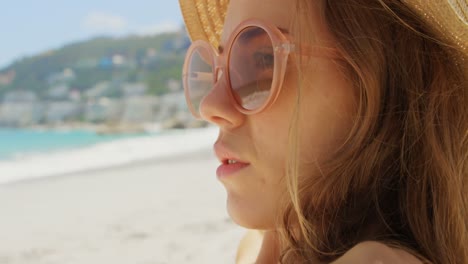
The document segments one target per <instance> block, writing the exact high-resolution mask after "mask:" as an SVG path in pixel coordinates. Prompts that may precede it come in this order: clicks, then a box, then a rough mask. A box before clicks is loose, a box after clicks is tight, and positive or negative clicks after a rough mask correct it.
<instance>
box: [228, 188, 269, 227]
mask: <svg viewBox="0 0 468 264" xmlns="http://www.w3.org/2000/svg"><path fill="white" fill-rule="evenodd" d="M226 207H227V212H228V214H229V216H230V217H231V219H232V220H233V221H234V222H235V223H236V224H237V225H239V226H242V227H244V228H247V229H257V230H270V229H273V227H274V223H273V219H274V217H268V216H267V214H266V212H264V210H262V209H261V208H262V207H261V206H260V205H258V206H256V205H255V201H252V202H247V201H244V203H243V202H241V201H239V200H238V199H235V198H233V197H232V196H231V195H229V194H228V198H227V205H226Z"/></svg>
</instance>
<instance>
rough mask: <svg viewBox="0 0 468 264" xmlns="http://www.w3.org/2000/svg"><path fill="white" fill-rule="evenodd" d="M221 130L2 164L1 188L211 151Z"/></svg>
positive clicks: (118, 143)
mask: <svg viewBox="0 0 468 264" xmlns="http://www.w3.org/2000/svg"><path fill="white" fill-rule="evenodd" d="M217 134H218V129H217V128H216V127H208V128H202V129H187V130H175V131H170V132H165V133H163V134H160V135H154V136H146V137H137V138H125V139H120V140H116V141H112V142H105V143H99V144H96V145H93V146H90V147H85V148H81V149H74V150H66V151H60V152H51V153H43V154H40V155H35V156H29V157H22V158H20V159H14V160H5V161H0V184H2V183H8V182H14V181H21V180H27V179H33V178H41V177H48V176H58V175H65V174H70V173H76V172H82V171H87V170H94V169H102V168H109V167H113V166H118V165H125V164H131V163H134V162H137V161H144V160H150V159H156V158H161V157H168V156H175V155H179V154H184V153H190V152H195V151H198V150H202V149H208V148H210V147H211V146H212V145H213V143H214V142H215V140H216V137H217Z"/></svg>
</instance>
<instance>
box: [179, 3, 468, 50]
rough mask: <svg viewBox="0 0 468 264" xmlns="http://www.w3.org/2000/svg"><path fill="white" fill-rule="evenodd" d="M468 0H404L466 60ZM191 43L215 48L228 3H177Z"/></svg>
mask: <svg viewBox="0 0 468 264" xmlns="http://www.w3.org/2000/svg"><path fill="white" fill-rule="evenodd" d="M467 1H468V0H403V2H405V3H406V4H407V5H408V6H410V7H411V8H412V9H413V10H415V11H416V12H417V13H419V14H420V15H421V17H423V18H424V19H425V20H426V21H427V22H428V23H429V24H431V25H433V26H434V28H435V29H436V30H438V31H439V33H440V34H441V36H442V38H443V39H444V40H445V41H447V42H448V43H450V44H452V45H453V44H454V45H456V46H457V47H458V48H459V49H460V50H461V51H462V52H463V54H465V55H466V56H467V57H468V48H467V46H468V2H467ZM179 3H180V7H181V10H182V14H183V16H184V20H185V25H186V27H187V31H188V34H189V35H190V38H191V39H192V40H199V39H201V40H206V41H208V42H210V43H211V44H212V45H213V47H218V45H219V41H220V38H221V33H222V29H223V24H224V18H225V17H226V10H227V6H228V3H229V0H179Z"/></svg>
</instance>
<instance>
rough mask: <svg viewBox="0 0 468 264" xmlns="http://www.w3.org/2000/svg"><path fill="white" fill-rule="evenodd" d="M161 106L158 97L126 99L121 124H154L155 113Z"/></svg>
mask: <svg viewBox="0 0 468 264" xmlns="http://www.w3.org/2000/svg"><path fill="white" fill-rule="evenodd" d="M159 106H160V102H159V98H158V97H156V96H133V97H129V98H126V99H125V101H124V111H123V114H122V117H121V122H124V123H147V122H153V121H154V119H155V112H156V111H157V110H158V108H159Z"/></svg>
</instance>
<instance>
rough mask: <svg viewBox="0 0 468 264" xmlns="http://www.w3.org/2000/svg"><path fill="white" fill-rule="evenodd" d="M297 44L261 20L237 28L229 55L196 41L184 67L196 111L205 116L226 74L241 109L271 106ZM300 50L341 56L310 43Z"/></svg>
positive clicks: (248, 111)
mask: <svg viewBox="0 0 468 264" xmlns="http://www.w3.org/2000/svg"><path fill="white" fill-rule="evenodd" d="M295 48H296V46H295V45H294V44H293V43H291V42H290V40H288V38H286V36H285V35H284V34H283V33H282V32H281V30H280V29H279V28H277V27H276V26H274V25H271V24H269V23H267V22H265V21H262V20H258V19H249V20H246V21H244V22H242V23H241V24H239V25H238V26H237V27H236V29H235V30H234V31H233V33H232V34H231V36H230V37H229V39H228V41H227V45H226V48H225V49H224V50H225V53H224V54H221V55H219V54H218V53H217V52H216V51H215V49H214V48H213V47H212V46H211V45H210V44H209V43H208V42H206V41H202V40H197V41H194V42H193V43H192V45H191V46H190V47H189V49H188V51H187V55H186V57H185V63H184V69H183V83H184V89H185V97H186V100H187V104H188V106H189V109H190V111H191V112H192V114H193V115H194V117H195V118H197V119H201V114H200V106H201V104H202V101H203V99H204V98H205V96H206V95H207V94H208V93H209V92H210V91H211V89H213V87H214V85H215V84H216V83H217V82H218V81H220V80H219V78H220V77H222V76H224V78H225V79H226V84H227V85H226V88H227V90H228V92H227V93H228V94H229V96H230V100H231V102H232V104H233V105H234V106H235V107H236V109H237V110H238V111H239V112H241V113H243V114H247V115H251V114H256V113H259V112H261V111H263V110H265V109H266V108H268V107H269V106H271V105H272V104H273V103H274V102H275V100H276V98H277V97H278V95H279V93H280V90H281V87H282V84H283V81H284V76H285V72H286V68H287V61H288V57H289V54H290V53H291V52H294V51H295ZM297 52H298V53H299V54H301V55H302V56H316V57H326V58H339V57H340V56H339V52H338V51H337V50H336V49H334V48H328V47H320V46H307V45H304V44H302V45H301V47H300V50H297ZM221 73H222V74H221Z"/></svg>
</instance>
